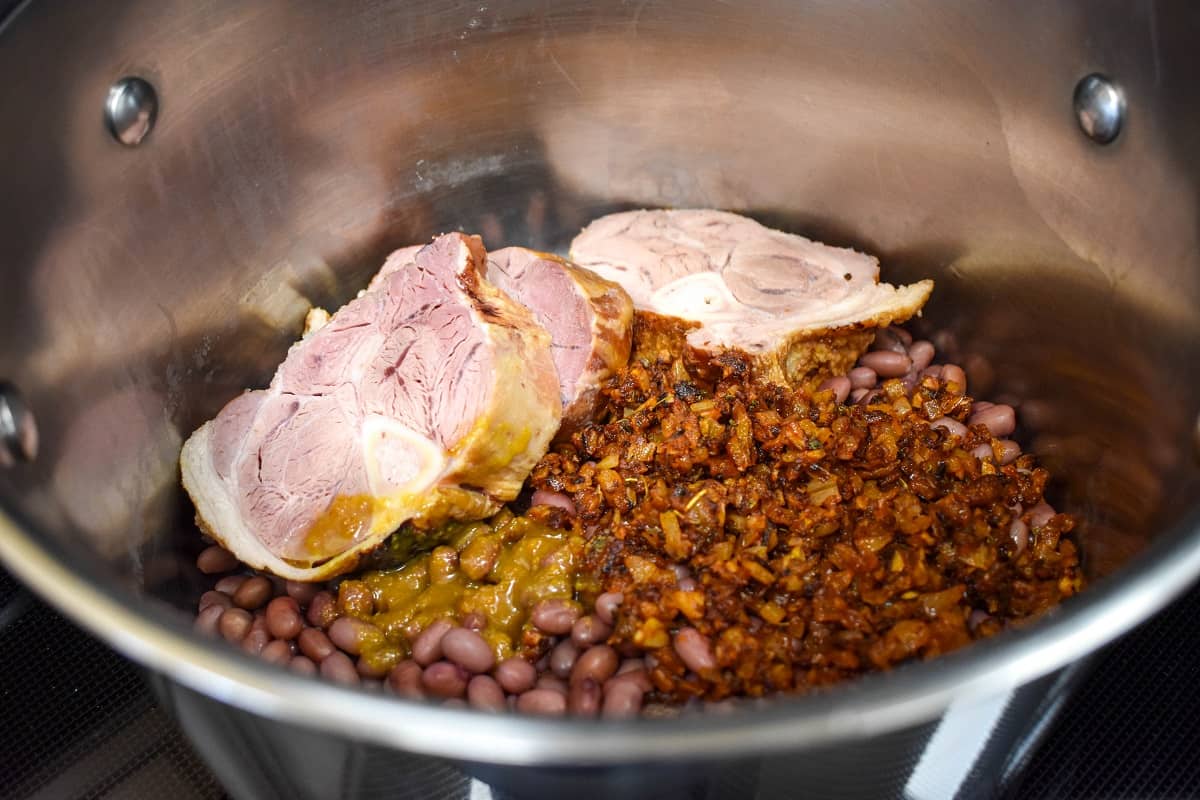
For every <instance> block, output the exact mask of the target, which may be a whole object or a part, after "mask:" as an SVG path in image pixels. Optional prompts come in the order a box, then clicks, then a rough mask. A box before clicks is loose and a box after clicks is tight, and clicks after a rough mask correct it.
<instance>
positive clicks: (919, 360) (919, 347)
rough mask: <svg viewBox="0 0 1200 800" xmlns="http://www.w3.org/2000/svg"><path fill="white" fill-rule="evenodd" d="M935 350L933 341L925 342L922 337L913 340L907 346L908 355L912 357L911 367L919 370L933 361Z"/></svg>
mask: <svg viewBox="0 0 1200 800" xmlns="http://www.w3.org/2000/svg"><path fill="white" fill-rule="evenodd" d="M935 352H936V351H935V349H934V347H933V342H927V341H925V340H924V339H922V340H921V341H919V342H913V343H912V344H911V345H909V348H908V357H909V358H910V359H912V368H913V369H915V370H916V371H917V372H920V371H921V370H923V369H925V368H926V367H928V366H929V365H930V364H932V363H933V356H934V354H935Z"/></svg>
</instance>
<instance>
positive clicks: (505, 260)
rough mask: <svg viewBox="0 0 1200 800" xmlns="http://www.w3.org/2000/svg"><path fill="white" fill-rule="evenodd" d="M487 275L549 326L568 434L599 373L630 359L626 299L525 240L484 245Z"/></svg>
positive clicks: (395, 261)
mask: <svg viewBox="0 0 1200 800" xmlns="http://www.w3.org/2000/svg"><path fill="white" fill-rule="evenodd" d="M417 249H418V248H412V247H409V248H404V249H402V250H397V251H396V252H395V253H393V254H392V255H391V256H389V257H388V259H387V261H386V262H385V263H384V265H383V267H382V268H381V269H380V270H379V272H378V274H376V276H375V277H374V278H372V280H371V284H370V286H376V285H377V284H378V283H379V282H380V281H382V280H385V279H386V278H387V276H388V275H390V274H391V273H392V272H394V271H395V270H398V269H403V268H404V265H405V262H406V260H411V258H412V256H413V255H414V254H415V252H416V250H417ZM487 279H488V281H489V282H491V283H492V284H493V285H494V286H496V287H497V288H498V289H500V290H501V291H502V292H504V293H505V294H507V295H508V296H509V297H511V298H512V299H513V300H516V301H517V302H518V303H520V304H521V305H523V306H525V307H526V308H528V309H529V310H530V311H531V312H533V316H534V319H536V320H537V321H538V322H539V323H540V324H541V325H542V327H544V328H545V329H546V330H547V331H548V332H549V333H550V339H551V352H552V353H553V356H554V366H555V369H556V370H557V371H558V380H559V390H560V391H559V393H560V396H561V398H562V403H563V419H562V427H561V428H560V430H559V437H560V438H566V437H568V436H570V434H571V433H573V432H574V431H576V430H578V429H579V428H580V427H582V426H583V425H585V424H587V423H588V422H590V421H591V419H592V414H593V413H594V412H595V410H596V401H597V399H598V397H599V393H600V387H601V385H602V384H603V383H604V381H606V380H607V379H608V378H609V377H610V376H611V375H612V374H613V373H614V372H616V371H617V370H618V369H620V368H621V367H624V366H625V364H626V363H627V362H628V361H629V351H630V347H631V339H632V321H633V301H632V300H631V299H630V297H629V295H628V294H627V293H626V292H625V290H624V289H622V288H621V287H620V286H618V285H617V284H615V283H613V282H611V281H606V280H604V279H603V278H601V277H600V276H598V275H596V273H594V272H591V271H589V270H586V269H580V268H579V267H577V266H575V265H574V264H571V263H570V262H568V261H565V260H564V259H562V258H559V257H558V256H556V255H551V254H549V253H540V252H538V251H536V250H529V249H526V248H524V247H505V248H504V249H502V250H495V251H493V252H491V253H488V258H487ZM369 288H370V287H368V290H369Z"/></svg>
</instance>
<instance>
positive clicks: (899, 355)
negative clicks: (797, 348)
mask: <svg viewBox="0 0 1200 800" xmlns="http://www.w3.org/2000/svg"><path fill="white" fill-rule="evenodd" d="M936 355H937V349H936V348H935V347H934V345H933V342H930V341H926V340H924V339H919V340H916V341H914V340H913V337H912V334H911V333H909V332H908V331H906V330H904V328H898V327H890V328H884V329H883V330H881V331H879V333H878V334H876V336H875V342H874V344H872V345H871V349H870V351H869V352H867V353H864V354H863V355H862V357H861V358H860V359H859V360H858V365H857V366H855V367H854V369H852V370H850V371H849V372H848V373H846V374H845V375H839V376H838V377H836V378H830V379H828V380H827V381H825V382H824V383H822V384H821V388H822V389H830V390H832V391H833V393H834V396H835V397H836V398H837V401H838V402H839V403H847V402H849V403H857V404H859V405H864V406H865V405H869V404H871V403H872V402H875V401H876V398H878V397H880V396H881V395H882V389H880V388H879V385H880V384H881V383H882V382H883V381H885V380H888V379H889V378H899V379H900V381H901V382H902V383H903V384H904V386H905V388H906V389H908V391H909V392H911V391H912V390H913V389H915V388H916V386H917V384H918V383H920V381H921V379H922V378H926V377H933V378H938V379H940V380H943V381H946V382H954V383H956V384H958V386H959V387H960V389H961V391H963V392H966V391H967V375H966V373H965V372H964V371H963V369H962V367H960V366H958V365H957V364H934V363H933V359H934V356H936ZM932 424H933V426H934V427H940V428H945V429H946V430H947V431H948V432H949V433H953V434H954V435H956V436H959V437H963V436H966V435H967V425H964V424H962V423H961V422H959V421H958V420H956V419H951V418H950V417H942V418H941V419H938V420H935V421H934V422H933V423H932ZM967 424H968V425H983V426H985V427H986V428H987V429H988V430H989V431H990V432H991V434H992V436H994V437H996V438H997V440H998V443H997V444H996V446H995V447H993V446H992V445H990V444H981V445H977V446H976V447H975V449H974V450H973V451H972V452H973V454H974V455H975V457H976V458H993V459H995V461H996V463H997V464H999V465H1000V466H1007V465H1008V464H1011V463H1012V462H1014V461H1016V460H1017V457H1018V456H1019V455H1021V446H1020V445H1019V444H1017V443H1016V442H1015V441H1013V440H1012V439H1008V438H1005V437H1007V436H1011V435H1012V433H1013V432H1014V431H1015V430H1016V429H1017V414H1016V410H1015V409H1013V407H1012V406H1010V405H1005V404H1003V403H989V402H987V401H984V400H976V401H975V402H974V404H973V405H972V406H971V417H970V419H968V420H967Z"/></svg>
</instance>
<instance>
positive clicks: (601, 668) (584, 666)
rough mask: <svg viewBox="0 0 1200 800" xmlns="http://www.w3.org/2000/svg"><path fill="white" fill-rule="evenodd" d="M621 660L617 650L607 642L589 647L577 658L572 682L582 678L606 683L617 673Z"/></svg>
mask: <svg viewBox="0 0 1200 800" xmlns="http://www.w3.org/2000/svg"><path fill="white" fill-rule="evenodd" d="M620 660H621V659H620V657H619V656H618V655H617V651H616V650H614V649H612V648H611V647H609V646H608V645H606V644H602V645H597V646H596V647H591V648H588V649H587V650H585V651H583V653H582V654H581V655H580V656H579V658H578V659H576V660H575V666H574V667H573V668H572V669H571V683H572V684H575V683H578V682H580V681H582V680H593V681H595V682H596V683H598V684H600V683H604V682H605V681H606V680H608V679H609V678H611V677H612V676H613V675H615V674H616V672H617V666H618V665H619V662H620Z"/></svg>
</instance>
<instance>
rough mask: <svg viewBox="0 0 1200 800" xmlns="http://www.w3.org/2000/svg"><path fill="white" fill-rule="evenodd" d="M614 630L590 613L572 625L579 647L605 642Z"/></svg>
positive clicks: (572, 638) (572, 636)
mask: <svg viewBox="0 0 1200 800" xmlns="http://www.w3.org/2000/svg"><path fill="white" fill-rule="evenodd" d="M689 580H690V579H689ZM612 630H613V629H612V625H609V624H608V623H605V622H603V621H602V620H601V619H600V618H599V617H598V616H595V615H591V614H589V615H588V616H586V617H580V618H579V619H578V620H576V621H575V624H574V625H572V626H571V641H572V642H574V643H575V644H576V645H577V646H579V647H588V646H590V645H593V644H598V643H600V642H603V641H604V640H605V639H607V638H608V637H609V636H611V635H612Z"/></svg>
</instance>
